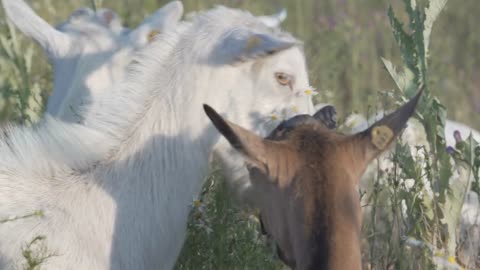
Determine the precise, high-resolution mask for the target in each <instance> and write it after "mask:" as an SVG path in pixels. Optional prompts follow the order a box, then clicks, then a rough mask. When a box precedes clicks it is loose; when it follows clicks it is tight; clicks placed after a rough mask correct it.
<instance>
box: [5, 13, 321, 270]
mask: <svg viewBox="0 0 480 270" xmlns="http://www.w3.org/2000/svg"><path fill="white" fill-rule="evenodd" d="M252 37H253V42H252ZM233 40H235V41H236V42H238V43H241V44H242V43H243V44H244V46H243V47H238V46H237V47H235V46H234V47H231V46H228V47H226V45H231V44H232V42H233ZM296 44H297V42H296V41H295V40H294V39H293V38H291V37H290V36H289V35H287V34H284V33H281V32H278V31H277V30H272V29H268V28H267V27H265V26H264V25H263V24H261V23H260V22H259V20H257V19H256V18H255V17H253V16H251V15H250V14H248V13H245V12H241V11H236V10H230V9H227V8H222V7H218V8H216V9H214V10H212V11H209V12H205V13H201V14H199V15H198V16H196V17H195V19H194V21H193V22H186V23H182V24H181V25H180V26H179V27H178V28H177V29H176V31H175V32H173V31H172V32H170V31H167V32H166V33H163V34H161V35H160V36H159V37H158V38H157V40H156V41H154V42H153V43H152V44H151V45H150V46H147V47H146V48H145V49H143V50H142V52H141V55H140V56H139V57H138V59H136V61H135V62H136V64H134V65H133V66H132V68H131V69H130V72H129V75H128V77H127V80H126V81H125V83H122V84H119V85H117V86H116V87H115V88H114V89H110V90H109V91H106V92H105V93H104V96H103V97H102V99H101V102H99V103H94V104H93V105H92V108H91V109H90V110H88V112H87V115H86V118H85V119H86V121H85V126H77V125H73V124H68V123H59V122H56V121H54V120H51V119H48V118H47V119H46V120H45V121H44V122H43V123H41V124H40V126H39V127H38V128H36V129H33V130H31V129H25V128H14V129H13V131H11V133H10V134H11V135H8V139H7V138H3V139H2V140H1V141H2V143H1V144H0V153H1V154H0V219H3V217H11V216H22V215H25V214H29V213H31V212H33V211H37V210H43V211H44V213H45V216H44V217H43V218H34V217H32V218H27V219H21V220H18V221H12V222H8V223H6V224H3V225H1V226H0V268H1V269H5V268H7V267H9V266H11V265H13V264H16V263H19V262H21V261H22V258H21V247H22V245H24V244H25V243H26V242H27V241H30V240H31V239H32V238H33V237H35V236H37V235H44V236H46V240H45V244H46V246H47V247H48V248H49V250H50V251H51V252H54V253H55V254H57V255H58V256H55V257H51V258H50V259H48V260H47V261H46V262H45V265H44V268H45V269H171V268H172V267H173V265H174V263H175V260H176V258H177V256H178V253H179V251H180V249H181V247H182V244H183V241H184V238H185V230H186V223H187V217H188V213H189V210H190V203H191V201H192V199H193V198H194V197H195V196H197V194H198V192H199V191H200V189H201V186H202V184H203V178H204V177H205V176H206V174H207V172H208V158H207V157H208V155H209V154H210V152H211V151H212V148H213V147H214V145H215V144H216V143H217V142H218V139H219V135H218V133H217V132H215V131H214V128H213V126H212V125H211V124H209V121H208V118H207V117H206V116H205V115H204V113H203V110H202V104H203V103H207V102H208V103H209V104H210V105H212V106H214V107H215V108H217V109H218V111H220V112H224V113H225V116H226V117H227V118H228V119H231V120H232V121H235V122H236V123H239V124H240V125H242V126H244V127H246V128H248V129H252V130H254V131H257V132H258V131H259V127H260V125H259V123H261V122H262V118H263V117H265V116H266V115H268V114H269V113H271V112H272V111H274V110H277V109H278V108H281V107H288V106H296V107H297V108H298V109H299V112H308V111H309V110H310V109H311V108H312V104H311V100H310V98H309V97H305V96H300V95H298V94H297V93H301V92H303V90H304V89H306V88H307V87H309V82H308V77H307V70H306V66H305V59H304V55H303V53H302V50H301V49H300V48H299V47H298V45H296ZM239 48H243V49H239ZM273 51H278V52H276V53H273V54H272V55H267V52H273ZM232 54H236V55H232ZM279 71H282V72H285V73H288V74H291V75H292V76H294V77H295V83H294V84H293V88H292V89H290V88H289V87H286V86H281V85H280V84H278V83H277V81H276V80H275V77H274V73H275V72H279Z"/></svg>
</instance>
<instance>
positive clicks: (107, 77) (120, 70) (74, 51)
mask: <svg viewBox="0 0 480 270" xmlns="http://www.w3.org/2000/svg"><path fill="white" fill-rule="evenodd" d="M2 3H3V6H4V8H5V11H6V14H7V17H8V18H9V20H11V21H12V22H13V24H14V25H15V26H17V27H18V28H19V29H20V31H22V32H23V33H24V34H25V35H27V36H28V37H31V38H32V39H34V40H35V41H36V42H37V43H38V44H39V45H40V46H41V47H42V48H43V49H44V51H45V52H46V54H47V55H48V57H49V59H50V61H51V62H52V65H53V76H54V83H53V92H52V94H51V96H50V98H49V99H48V104H47V112H48V113H49V114H51V115H53V116H56V117H59V118H60V119H62V120H65V121H71V122H81V121H82V116H83V114H84V113H85V110H87V107H88V106H89V105H90V104H91V103H92V102H93V101H95V100H98V99H100V96H101V95H102V94H103V92H104V91H105V90H106V89H110V88H111V87H112V86H113V85H114V83H115V82H119V81H122V80H123V79H125V77H126V73H127V65H128V64H129V63H130V62H131V61H132V60H133V56H134V54H135V53H136V52H137V51H138V50H139V49H141V48H143V47H144V46H145V45H146V44H147V43H148V42H149V41H150V40H151V39H152V38H153V35H154V34H157V33H161V32H165V31H167V30H168V29H171V28H174V27H175V26H176V25H177V23H178V22H179V20H180V18H181V17H182V15H183V5H182V3H181V2H180V1H172V2H170V3H168V4H167V5H165V6H164V7H162V8H160V9H158V10H157V11H156V12H155V13H153V14H152V15H151V16H149V17H148V18H146V19H145V20H144V21H143V22H142V23H141V24H140V25H139V26H138V27H137V28H136V29H134V30H130V29H127V28H124V27H123V26H122V22H121V20H120V18H119V16H118V15H117V14H116V13H115V12H114V11H112V10H109V9H99V10H98V11H97V12H94V11H93V10H91V9H90V8H80V9H77V10H76V11H74V12H73V13H72V14H71V15H70V16H69V18H68V19H67V20H66V21H65V22H63V23H61V24H60V25H59V26H58V27H57V28H54V27H52V26H51V25H50V24H48V23H47V22H46V21H45V20H43V19H42V18H40V17H39V16H38V15H37V14H36V13H35V12H34V11H33V10H32V9H31V8H30V7H29V6H28V5H27V4H26V3H25V2H24V1H23V0H2ZM80 106H82V107H84V108H82V109H81V110H80Z"/></svg>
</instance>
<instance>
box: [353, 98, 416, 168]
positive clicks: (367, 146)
mask: <svg viewBox="0 0 480 270" xmlns="http://www.w3.org/2000/svg"><path fill="white" fill-rule="evenodd" d="M422 93H423V89H422V90H420V91H419V92H418V93H417V94H416V95H415V96H414V97H413V98H412V99H411V100H409V101H408V102H407V103H405V104H404V105H402V106H401V107H400V108H398V109H397V110H396V111H395V112H393V113H391V114H389V115H387V116H385V117H383V118H382V119H380V120H379V121H377V122H375V123H374V124H373V125H372V126H371V127H370V128H368V129H367V130H365V131H363V132H361V133H358V134H356V135H353V137H354V138H355V139H356V140H355V144H360V146H361V147H362V150H363V151H359V152H357V153H362V154H363V155H364V157H363V158H364V159H365V160H366V161H367V162H370V160H372V159H374V158H375V157H377V156H378V155H380V154H381V153H382V152H384V151H385V150H387V149H388V147H389V146H390V145H391V144H392V142H393V141H394V140H395V138H396V137H398V135H399V134H400V132H401V131H402V130H403V128H404V127H405V126H406V124H407V121H408V119H409V118H410V117H411V116H412V115H413V113H414V112H415V108H416V106H417V103H418V101H419V100H420V97H421V95H422Z"/></svg>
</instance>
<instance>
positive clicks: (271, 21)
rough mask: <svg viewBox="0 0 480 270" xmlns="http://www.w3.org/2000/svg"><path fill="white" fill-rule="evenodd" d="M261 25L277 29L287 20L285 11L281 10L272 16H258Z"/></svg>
mask: <svg viewBox="0 0 480 270" xmlns="http://www.w3.org/2000/svg"><path fill="white" fill-rule="evenodd" d="M257 18H258V19H259V20H260V21H261V22H262V23H263V24H265V25H266V26H267V27H270V28H276V27H279V26H280V24H281V23H282V22H283V21H285V19H286V18H287V10H286V9H282V10H281V11H280V12H278V13H277V14H273V15H270V16H259V17H257Z"/></svg>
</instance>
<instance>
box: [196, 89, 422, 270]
mask: <svg viewBox="0 0 480 270" xmlns="http://www.w3.org/2000/svg"><path fill="white" fill-rule="evenodd" d="M420 94H421V92H420V93H419V94H418V95H417V96H416V97H415V98H414V99H412V100H411V101H410V102H408V103H407V104H406V105H404V106H403V107H401V108H400V109H399V110H397V111H396V112H395V113H393V114H391V115H388V116H386V117H385V118H384V119H382V120H380V121H378V122H377V123H375V124H374V125H373V126H372V127H371V128H369V129H368V130H366V131H364V132H362V133H359V134H356V135H351V136H348V135H343V134H340V133H337V132H334V131H331V130H329V129H327V128H326V127H325V126H324V125H322V124H321V123H319V122H318V121H315V120H314V119H313V118H308V117H302V118H298V119H301V120H300V121H297V120H296V122H293V123H294V124H293V125H292V124H289V125H285V126H287V127H289V128H286V129H284V128H282V127H283V125H280V126H279V127H277V129H276V130H274V131H273V132H272V134H271V135H269V136H268V137H267V138H266V139H263V138H260V137H258V136H256V135H254V134H253V133H251V132H249V131H247V130H245V129H243V128H241V127H239V126H236V125H235V124H233V123H230V122H228V121H226V120H224V119H223V118H221V116H220V115H218V114H217V113H216V112H215V111H214V110H213V109H211V108H210V107H205V111H206V113H207V115H208V116H209V117H210V119H211V120H212V122H213V123H214V125H215V126H216V128H217V129H218V130H219V131H220V132H221V133H222V134H223V135H224V136H225V138H227V140H228V141H229V142H230V143H231V144H232V146H233V147H234V148H236V149H237V150H238V151H240V152H241V153H243V154H244V156H245V159H246V162H247V164H248V169H249V172H250V178H251V180H252V187H253V190H255V191H256V192H257V193H258V196H257V198H256V202H255V204H256V206H257V207H258V208H259V209H260V211H261V221H262V225H263V228H264V229H265V231H266V232H267V234H269V235H270V236H271V238H272V239H273V240H274V241H275V242H276V244H277V247H278V249H279V256H280V258H281V259H282V260H283V261H284V262H285V263H286V264H287V265H289V266H290V267H292V268H295V269H302V270H303V269H305V270H307V269H320V270H321V269H333V270H340V269H342V270H344V269H349V270H355V269H361V252H360V230H361V209H360V201H359V195H358V191H357V184H358V181H359V179H360V177H361V176H362V174H363V172H364V170H365V169H366V167H367V166H368V164H369V162H370V161H371V160H373V159H374V158H375V157H376V156H378V155H379V154H380V153H381V152H382V151H384V150H385V149H386V148H387V147H388V145H390V144H391V143H392V142H393V140H394V139H395V137H396V136H397V135H398V134H399V132H400V131H401V129H402V128H403V127H404V125H405V123H406V121H407V120H408V118H409V117H410V116H411V115H412V114H413V112H414V109H415V106H416V104H417V101H418V99H419V97H420ZM292 126H293V128H292ZM379 130H380V132H379ZM385 131H386V132H385ZM382 132H383V133H382ZM379 148H382V149H379Z"/></svg>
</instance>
